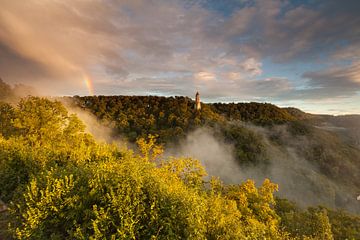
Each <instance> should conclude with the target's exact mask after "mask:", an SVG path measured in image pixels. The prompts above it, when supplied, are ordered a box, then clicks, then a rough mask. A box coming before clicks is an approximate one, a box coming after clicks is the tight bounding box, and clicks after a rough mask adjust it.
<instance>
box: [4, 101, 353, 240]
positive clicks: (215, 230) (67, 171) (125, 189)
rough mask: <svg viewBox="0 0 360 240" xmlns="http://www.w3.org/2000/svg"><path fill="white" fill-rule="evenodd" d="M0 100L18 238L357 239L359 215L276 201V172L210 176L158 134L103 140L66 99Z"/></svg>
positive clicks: (7, 186) (8, 195)
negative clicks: (225, 179)
mask: <svg viewBox="0 0 360 240" xmlns="http://www.w3.org/2000/svg"><path fill="white" fill-rule="evenodd" d="M1 106H3V107H1V108H0V109H1V111H2V112H1V113H2V114H1V117H2V119H5V120H4V121H3V122H2V124H3V125H2V126H3V127H4V128H2V132H1V133H2V134H1V135H2V136H0V184H1V186H2V187H1V188H0V198H1V199H2V200H4V201H6V202H7V203H10V204H9V206H10V219H11V228H10V229H11V232H12V233H13V236H14V238H16V239H292V238H294V239H299V238H300V239H332V238H333V237H334V239H344V238H350V239H351V238H354V239H356V238H358V232H359V231H358V230H359V226H360V224H359V219H358V217H355V216H350V215H347V214H346V213H344V212H340V213H338V212H335V211H331V210H327V209H325V208H310V209H308V210H307V211H303V210H300V209H298V208H297V207H296V206H294V205H292V204H291V203H289V202H286V201H280V200H277V201H275V199H274V195H273V193H274V192H275V191H277V185H276V184H274V183H272V182H271V181H270V180H268V179H266V180H265V181H264V182H263V184H262V185H261V186H260V187H256V185H255V183H254V181H252V180H248V181H246V182H244V183H242V184H239V185H225V184H223V183H221V182H220V181H219V180H217V179H215V178H210V180H208V181H207V180H206V179H207V178H205V176H206V171H205V169H204V168H203V167H202V165H201V164H200V162H199V161H197V160H194V159H191V158H168V159H165V158H164V157H163V156H162V155H161V153H162V151H163V150H162V147H161V146H159V145H157V144H156V141H155V139H156V137H155V136H152V135H150V136H148V138H147V139H145V138H139V139H138V140H137V143H138V146H139V150H138V152H139V154H137V153H134V152H133V151H132V150H126V149H125V150H120V149H118V148H117V147H116V146H113V145H107V144H99V143H96V142H95V141H94V140H93V138H92V137H91V136H90V135H89V134H86V133H85V132H84V125H83V124H82V123H81V122H80V121H79V119H77V117H76V116H74V115H70V114H68V112H67V111H66V109H65V108H64V107H63V106H62V105H61V104H60V103H59V102H56V101H50V100H48V99H43V98H33V97H30V98H26V99H23V100H22V101H20V102H19V104H18V105H17V106H15V107H12V106H10V105H6V104H3V105H1ZM205 109H206V107H205ZM209 109H210V108H209ZM205 113H206V111H205ZM195 114H196V113H195ZM206 114H208V113H206ZM215 116H216V115H214V118H215ZM194 119H199V120H200V121H202V120H201V119H202V116H200V115H195V117H194ZM216 121H222V120H221V117H219V118H218V120H216ZM216 121H214V122H216ZM214 122H212V123H211V121H208V124H210V123H211V124H213V123H214ZM4 129H6V131H5V130H4ZM226 131H228V132H227V134H228V135H229V138H230V137H232V138H241V136H240V135H236V134H235V132H238V131H239V132H240V133H241V135H244V136H245V137H244V138H249V139H250V138H251V139H254V140H253V141H254V142H255V144H258V143H257V142H256V141H257V140H256V139H257V138H260V137H259V136H255V135H254V136H252V135H251V134H249V136H247V135H246V134H247V133H246V131H245V130H242V129H241V127H236V126H233V128H229V129H226ZM160 138H161V137H160ZM236 141H239V140H236ZM259 142H260V140H259ZM260 149H261V148H260ZM255 151H259V149H258V148H255ZM260 151H261V150H260ZM249 158H250V157H249Z"/></svg>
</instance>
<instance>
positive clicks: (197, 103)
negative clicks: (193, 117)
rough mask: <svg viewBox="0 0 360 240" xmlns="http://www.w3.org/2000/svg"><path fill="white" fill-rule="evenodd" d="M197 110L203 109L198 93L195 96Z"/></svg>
mask: <svg viewBox="0 0 360 240" xmlns="http://www.w3.org/2000/svg"><path fill="white" fill-rule="evenodd" d="M195 109H196V110H197V111H199V110H200V109H201V103H200V94H199V92H196V95H195Z"/></svg>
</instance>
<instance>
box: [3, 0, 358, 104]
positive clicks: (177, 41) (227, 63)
mask: <svg viewBox="0 0 360 240" xmlns="http://www.w3.org/2000/svg"><path fill="white" fill-rule="evenodd" d="M0 4H1V8H0V77H2V78H3V79H4V80H5V81H7V82H9V83H26V84H30V85H33V86H35V87H36V88H38V89H39V90H40V91H42V92H43V93H44V94H46V95H52V94H56V95H63V94H65V95H74V94H80V95H82V94H89V90H88V89H87V88H88V86H89V82H91V81H92V82H93V85H94V89H95V94H160V95H188V96H192V95H193V94H194V91H195V89H197V90H199V91H200V92H201V93H202V96H204V97H205V99H206V100H208V101H220V100H222V101H240V100H241V101H253V100H258V101H283V103H284V104H285V105H286V100H287V99H289V100H298V101H305V102H306V101H307V99H308V100H310V99H313V98H318V99H328V98H331V97H336V96H341V97H342V98H347V99H350V98H352V97H353V96H355V95H357V94H358V93H359V88H358V85H357V80H358V78H359V77H358V75H357V74H355V72H357V71H358V61H359V50H358V49H360V39H359V36H360V28H359V27H358V26H360V17H359V16H358V15H359V14H358V13H359V12H360V3H359V2H358V1H356V0H346V1H335V0H329V1H314V2H312V1H310V2H309V3H306V4H299V3H298V1H291V0H288V1H280V0H269V1H260V0H254V1H252V0H246V1H237V0H227V1H215V0H198V1H195V0H156V1H155V0H154V1H148V0H135V1H133V0H131V1H130V0H124V1H115V0H109V1H104V0H88V1H82V0H63V1H56V0H44V1H37V0H28V1H26V2H22V1H7V0H0ZM307 64H311V67H312V68H309V67H306V66H305V65H307ZM279 66H288V67H289V68H291V69H294V71H293V73H290V72H289V71H288V72H286V71H285V72H284V71H283V70H282V69H283V67H279ZM295 72H296V73H295ZM87 79H89V80H87ZM303 103H304V102H303ZM320 110H321V108H319V111H320ZM322 110H323V111H326V110H324V109H322Z"/></svg>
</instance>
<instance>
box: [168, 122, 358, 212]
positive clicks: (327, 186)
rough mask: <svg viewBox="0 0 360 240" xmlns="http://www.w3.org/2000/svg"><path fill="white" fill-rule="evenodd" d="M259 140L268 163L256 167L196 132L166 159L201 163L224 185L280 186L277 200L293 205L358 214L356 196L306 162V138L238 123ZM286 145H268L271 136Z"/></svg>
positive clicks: (220, 141) (213, 136)
mask: <svg viewBox="0 0 360 240" xmlns="http://www.w3.org/2000/svg"><path fill="white" fill-rule="evenodd" d="M237 124H240V125H241V126H242V127H245V128H247V129H248V130H251V131H253V132H255V133H256V134H258V135H259V136H261V138H262V140H263V143H264V144H265V146H266V155H267V157H268V161H267V162H266V163H265V162H264V163H262V164H257V165H244V166H242V165H240V164H239V163H238V162H237V159H236V157H235V154H234V150H235V147H234V145H232V144H229V143H227V142H226V141H225V139H224V138H223V137H221V136H219V134H217V133H216V130H214V129H209V128H199V129H196V130H195V131H193V132H191V133H189V134H188V135H187V136H186V138H185V139H184V140H183V141H182V142H181V143H180V144H179V146H177V147H173V148H171V149H168V150H167V154H168V155H172V156H178V157H179V156H184V157H192V158H195V159H198V160H200V161H201V163H202V164H203V165H204V166H205V169H206V171H207V172H208V174H209V176H217V177H219V178H220V179H221V180H222V181H224V182H225V183H227V184H240V183H242V182H244V181H245V180H247V179H253V180H255V182H256V184H257V185H258V186H259V185H260V184H261V183H262V182H263V180H264V179H265V178H269V179H270V180H271V181H272V182H274V183H277V184H278V185H279V192H277V193H276V195H277V196H279V197H282V198H287V199H289V200H292V201H294V202H296V203H297V204H298V205H299V206H301V207H308V206H317V205H323V206H327V207H330V208H344V209H346V210H349V211H351V212H359V211H360V208H359V204H358V202H357V201H356V197H357V195H358V194H357V193H356V192H352V191H353V190H351V189H350V188H347V187H346V186H343V185H340V184H338V183H336V182H335V181H334V180H333V179H330V178H329V177H327V176H326V175H324V174H323V173H322V172H321V171H320V169H319V168H318V166H316V165H315V164H314V163H312V162H309V161H308V160H306V158H305V156H304V154H303V155H302V154H299V152H300V153H301V152H306V149H309V148H310V147H311V146H312V144H315V143H313V142H311V140H310V139H308V138H307V137H305V136H300V137H296V138H294V137H293V136H291V134H290V133H289V132H288V128H287V126H286V125H282V126H276V127H273V128H271V129H268V128H262V127H257V126H253V125H249V124H244V123H237ZM274 134H275V135H277V137H278V138H281V140H282V142H283V143H285V144H281V145H278V144H276V143H274V142H273V141H271V138H272V137H273V135H274Z"/></svg>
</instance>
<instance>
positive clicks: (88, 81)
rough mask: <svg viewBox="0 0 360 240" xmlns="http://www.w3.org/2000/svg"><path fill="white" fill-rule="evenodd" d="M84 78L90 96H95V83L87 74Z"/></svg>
mask: <svg viewBox="0 0 360 240" xmlns="http://www.w3.org/2000/svg"><path fill="white" fill-rule="evenodd" d="M83 78H84V83H85V86H86V88H87V89H88V92H89V95H94V85H93V82H92V81H91V79H90V78H89V77H88V76H87V75H86V74H84V76H83Z"/></svg>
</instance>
